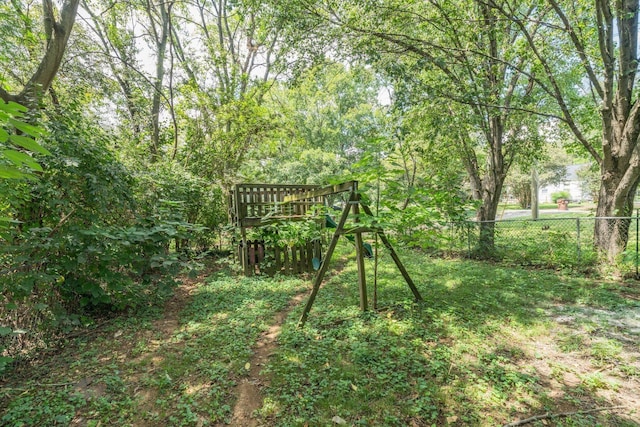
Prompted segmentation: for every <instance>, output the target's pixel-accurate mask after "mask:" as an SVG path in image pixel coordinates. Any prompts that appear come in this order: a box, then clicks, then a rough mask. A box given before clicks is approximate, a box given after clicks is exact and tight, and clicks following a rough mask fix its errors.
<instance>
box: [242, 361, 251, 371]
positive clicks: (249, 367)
mask: <svg viewBox="0 0 640 427" xmlns="http://www.w3.org/2000/svg"><path fill="white" fill-rule="evenodd" d="M244 369H246V370H247V371H248V370H249V369H251V363H249V362H247V363H246V364H245V365H244Z"/></svg>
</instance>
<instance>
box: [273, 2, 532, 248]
mask: <svg viewBox="0 0 640 427" xmlns="http://www.w3.org/2000/svg"><path fill="white" fill-rule="evenodd" d="M299 3H301V4H302V10H301V13H302V14H303V15H304V14H305V13H306V14H307V15H311V16H315V17H316V18H317V21H319V22H323V23H324V26H321V25H317V24H316V25H315V26H313V25H310V27H309V28H310V29H315V30H316V31H324V29H325V28H333V29H337V30H338V32H339V33H340V35H341V36H342V39H341V40H342V41H343V46H348V47H349V48H350V50H351V52H355V53H357V54H360V55H362V54H364V55H366V58H367V59H368V60H369V62H370V63H372V64H374V65H375V66H377V67H380V68H381V69H384V70H386V71H387V72H389V73H390V74H391V75H393V76H395V77H396V79H397V80H399V81H413V82H415V83H414V84H413V86H412V87H411V90H412V91H414V92H415V93H416V95H415V96H414V102H415V103H419V102H420V100H419V98H423V99H432V98H434V97H435V98H439V99H440V100H441V101H440V104H441V105H440V111H441V114H442V115H446V116H449V117H450V120H449V121H448V123H449V125H450V126H451V127H450V131H451V133H452V135H453V136H454V138H453V140H454V141H455V142H454V144H453V146H452V148H453V150H455V152H456V153H457V154H458V155H460V156H461V158H462V160H463V163H464V164H465V168H466V170H467V172H468V175H469V182H470V183H471V187H472V192H473V196H474V198H476V199H477V200H479V201H480V204H479V208H478V210H477V219H478V221H479V223H480V224H481V234H480V244H479V249H480V251H479V254H486V253H488V252H490V251H491V250H492V249H493V239H494V224H493V220H494V219H495V215H496V212H497V207H498V202H499V200H500V195H501V192H502V187H503V184H504V179H505V177H506V176H507V172H508V170H509V168H510V167H511V166H512V165H513V164H514V162H516V161H517V160H518V158H522V157H523V156H524V157H527V158H528V157H531V156H534V155H535V153H536V152H537V143H538V142H539V140H540V138H538V135H537V131H536V128H537V125H536V123H535V119H534V118H532V117H531V115H530V110H531V103H532V102H533V101H532V96H531V95H532V92H531V91H532V90H533V87H532V85H531V84H530V79H529V78H527V76H526V73H525V72H523V70H528V68H529V67H530V65H531V64H530V62H529V61H528V57H526V56H518V49H519V46H520V45H521V39H522V38H523V33H522V31H521V29H520V28H519V26H518V25H516V24H514V23H513V22H510V21H509V20H505V19H500V17H499V16H498V15H497V14H496V12H495V11H494V10H493V8H491V7H489V6H488V5H486V4H485V3H484V2H483V1H474V2H471V3H470V2H463V1H443V0H429V1H427V2H409V3H407V2H404V1H400V0H385V1H382V2H377V3H376V4H375V5H373V4H369V3H362V2H356V1H345V2H340V4H339V5H337V4H335V3H334V2H328V1H303V2H299ZM289 9H290V8H289ZM532 9H533V8H532ZM283 13H284V14H286V16H287V17H290V16H291V12H290V11H289V10H287V11H286V12H283ZM296 25H298V24H296ZM531 31H533V32H535V28H534V29H532V30H531ZM513 58H516V63H517V65H518V66H517V67H516V66H512V65H511V61H512V59H513ZM451 101H453V104H452V103H451ZM443 124H445V122H443Z"/></svg>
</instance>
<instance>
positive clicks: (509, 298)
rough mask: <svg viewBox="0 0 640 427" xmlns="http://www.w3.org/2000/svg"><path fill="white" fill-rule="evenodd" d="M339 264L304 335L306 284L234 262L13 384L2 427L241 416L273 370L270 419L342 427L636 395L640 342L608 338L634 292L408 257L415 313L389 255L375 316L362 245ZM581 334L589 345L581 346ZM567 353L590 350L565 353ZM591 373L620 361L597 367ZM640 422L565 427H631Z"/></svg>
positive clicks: (629, 317)
mask: <svg viewBox="0 0 640 427" xmlns="http://www.w3.org/2000/svg"><path fill="white" fill-rule="evenodd" d="M336 255H337V257H338V259H340V260H341V264H343V266H344V267H343V269H342V270H340V271H334V274H332V275H331V277H330V278H329V279H328V281H327V282H326V283H325V285H324V286H323V287H322V289H321V290H320V292H319V294H318V298H317V299H316V301H315V304H314V307H313V310H312V311H311V313H310V317H309V321H308V322H307V324H306V326H305V327H304V328H302V329H300V328H298V327H297V320H298V318H299V315H300V313H301V311H302V308H303V305H304V304H297V305H291V298H292V297H294V295H297V294H299V293H300V292H305V289H307V286H308V283H305V282H304V281H301V280H297V279H290V278H284V277H276V278H267V277H254V278H245V277H235V276H233V275H232V274H231V272H230V271H229V269H228V268H227V267H228V266H227V265H226V264H225V263H221V264H220V265H217V266H216V269H215V271H214V272H212V273H211V274H210V276H209V277H208V278H206V279H204V280H203V281H202V282H201V283H198V284H197V286H195V287H194V288H193V295H192V297H191V299H190V300H189V301H188V302H186V306H185V307H184V309H183V310H182V311H181V313H180V314H177V313H173V314H172V315H171V317H170V318H167V312H166V311H164V310H162V309H160V308H159V307H155V306H152V307H148V308H147V309H146V310H138V311H136V316H135V317H133V316H130V317H128V318H124V317H123V318H118V319H114V320H112V322H110V323H109V324H107V326H104V327H101V328H98V329H97V330H95V331H93V332H94V333H92V334H90V335H88V336H81V337H78V338H76V339H75V340H72V341H69V342H67V344H66V345H65V347H64V348H62V349H60V351H59V352H57V353H55V354H52V355H51V357H50V358H48V360H47V364H46V365H45V364H43V365H40V364H36V365H34V367H33V370H32V371H31V375H27V374H25V375H21V376H20V377H18V376H15V377H10V378H8V381H7V382H5V384H3V389H2V392H1V393H0V408H2V409H0V423H2V424H7V425H55V423H56V422H58V423H66V424H68V423H69V419H70V418H69V417H71V419H79V418H82V419H83V420H85V421H86V423H87V425H93V426H95V425H99V424H100V425H102V424H105V423H116V424H118V425H142V424H162V425H168V426H182V425H184V426H188V425H194V424H203V425H207V423H210V424H216V423H228V422H229V420H230V418H231V416H232V414H233V406H234V404H235V403H236V399H235V397H234V387H236V386H237V384H238V383H240V382H243V381H246V380H253V379H254V378H255V375H257V372H259V371H260V376H259V378H261V379H262V378H269V382H268V383H267V386H266V387H265V388H262V392H263V394H264V403H263V405H262V407H261V408H260V409H259V410H258V411H257V413H256V414H255V416H256V417H257V418H258V423H259V424H263V425H270V426H303V425H305V423H307V424H309V425H331V424H333V421H332V419H333V418H334V417H335V416H339V417H340V418H342V419H344V420H345V421H346V422H347V424H348V425H385V426H405V425H411V424H416V425H433V424H435V425H447V424H454V425H455V424H462V425H478V426H494V425H504V424H505V423H507V422H510V421H513V420H514V419H517V418H520V419H522V418H524V416H525V415H526V416H529V415H528V414H530V413H531V408H544V410H545V411H547V412H551V413H556V412H570V411H571V410H574V409H575V410H580V409H582V408H584V407H588V405H592V404H593V401H594V400H598V401H601V399H611V400H614V401H615V399H618V398H622V397H623V396H622V395H618V394H619V393H628V392H629V391H632V390H633V388H632V387H627V388H625V387H626V386H625V385H624V384H625V383H628V382H629V380H630V379H631V380H635V379H636V378H637V375H638V374H637V372H635V371H637V369H635V368H634V365H635V364H636V361H637V355H638V354H637V349H635V348H634V347H633V346H627V345H622V344H621V343H622V341H617V340H613V339H612V338H610V337H609V335H610V332H611V329H610V328H608V327H606V325H607V324H609V325H613V324H615V325H617V326H616V335H617V336H620V338H621V339H622V338H623V337H624V338H625V340H626V339H632V338H633V337H634V336H635V334H634V332H633V327H634V325H635V316H636V315H637V313H638V310H640V305H639V304H638V301H637V300H635V299H634V298H635V297H629V296H628V292H629V287H628V286H624V285H617V284H614V283H603V282H602V281H601V280H590V279H584V278H576V277H575V275H571V276H564V275H562V274H561V273H558V272H549V271H542V270H524V269H518V268H502V267H499V266H496V265H485V264H482V263H477V262H470V261H460V260H457V261H455V260H454V261H452V260H438V259H429V258H425V257H423V256H416V253H415V252H412V251H400V257H401V258H402V259H403V261H404V262H405V265H406V267H407V269H408V270H409V272H410V274H411V275H412V277H413V279H414V281H415V282H416V284H417V285H418V287H419V288H420V290H421V292H423V294H424V295H429V299H428V301H425V302H424V303H422V304H415V303H414V302H412V301H411V292H410V291H409V290H408V288H407V286H406V284H405V283H404V282H403V281H402V279H401V278H400V277H399V273H398V271H397V269H396V268H395V266H394V264H393V263H392V261H391V260H390V259H389V257H388V256H387V254H385V253H384V250H383V255H382V257H381V259H380V265H379V271H378V273H379V275H378V285H379V287H378V298H379V308H378V310H377V311H371V312H368V313H361V312H359V310H358V305H357V301H358V287H357V285H356V277H357V272H356V270H357V268H356V266H355V262H354V260H353V248H352V246H351V245H349V244H346V243H345V244H344V245H340V246H339V247H338V250H337V253H336ZM332 265H333V264H332ZM369 268H370V265H369V264H367V270H368V271H369V272H370V270H369ZM307 290H308V289H307ZM370 292H371V290H370ZM625 295H626V296H625ZM369 296H371V294H369ZM170 307H174V305H173V304H171V305H170ZM288 308H290V309H292V312H291V313H289V315H288V316H287V317H286V318H285V319H284V321H283V325H282V330H281V333H280V335H279V337H278V338H277V340H275V342H276V347H275V348H273V349H272V350H270V353H271V354H270V357H269V358H268V360H267V361H266V362H265V365H264V366H263V365H260V366H254V365H253V364H252V363H251V362H252V360H251V358H252V356H253V351H254V350H253V349H254V346H255V345H256V342H257V341H259V340H261V338H260V336H264V335H263V334H264V333H265V331H268V330H271V331H273V329H270V328H272V326H273V319H274V317H275V316H276V314H277V313H282V312H283V311H285V310H287V309H288ZM589 313H591V316H592V317H589V316H588V314H589ZM593 316H596V317H593ZM560 317H562V318H563V319H565V320H563V321H562V322H561V321H559V319H560ZM178 319H179V320H178ZM566 319H572V320H570V321H569V320H566ZM625 319H626V320H625ZM608 322H611V323H608ZM625 322H626V325H627V327H624V326H623V325H625ZM167 324H171V325H172V326H171V327H170V328H166V326H167ZM159 325H162V326H163V327H161V328H159V327H158V326H159ZM0 331H1V330H0ZM575 336H580V337H581V340H582V341H581V342H582V345H581V344H576V342H575V340H573V339H572V340H571V341H570V342H568V341H567V337H575ZM263 339H264V338H263ZM541 342H542V343H544V344H545V345H544V346H541V345H540V343H541ZM589 343H592V344H591V346H590V347H588V345H589ZM566 345H570V346H571V348H570V349H567V350H566V351H572V352H576V354H571V353H561V354H560V356H558V354H559V351H560V350H563V351H564V347H565V346H566ZM547 349H549V351H547ZM582 349H584V351H583V352H581V353H577V352H578V351H580V350H582ZM585 361H590V362H591V363H586V364H585ZM573 362H575V363H573ZM247 363H250V364H249V365H247ZM261 363H262V361H261ZM591 364H593V365H594V366H597V367H600V368H601V367H603V366H606V367H607V368H606V369H600V370H599V371H598V372H595V373H594V372H592V370H593V366H591ZM549 370H551V375H552V378H553V381H551V382H550V379H549V377H548V375H549ZM565 375H566V379H565ZM631 375H633V378H629V376H631ZM42 378H46V379H47V380H46V381H43V379H42ZM576 378H578V381H576ZM87 379H88V380H90V384H88V385H85V384H86V383H87ZM263 381H264V380H263ZM601 390H607V391H608V393H610V397H609V396H607V397H603V396H602V395H599V394H598V392H599V391H601ZM525 402H526V405H523V404H524V403H525ZM602 404H603V406H604V405H606V404H607V403H604V402H602ZM634 415H635V414H634V413H625V412H620V413H615V414H613V413H612V414H605V413H597V414H596V413H594V414H592V416H590V417H584V416H579V415H576V416H568V417H566V418H565V419H563V421H566V425H579V426H585V427H586V426H590V425H596V424H599V425H621V426H631V425H633V423H632V421H630V420H631V419H632V417H633V416H634ZM74 417H75V418H74ZM56 420H58V421H56Z"/></svg>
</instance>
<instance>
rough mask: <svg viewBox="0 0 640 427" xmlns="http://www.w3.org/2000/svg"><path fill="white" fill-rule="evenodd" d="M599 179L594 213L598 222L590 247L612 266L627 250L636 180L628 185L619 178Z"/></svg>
mask: <svg viewBox="0 0 640 427" xmlns="http://www.w3.org/2000/svg"><path fill="white" fill-rule="evenodd" d="M625 169H627V168H625ZM603 176H604V177H605V178H604V179H603V180H602V182H601V184H600V191H599V195H598V207H597V209H596V217H597V218H602V219H598V220H596V224H595V230H594V244H595V246H596V248H598V250H599V251H600V252H601V253H602V254H604V255H606V256H607V259H608V261H610V262H614V261H615V260H616V259H617V258H618V257H619V255H620V254H622V253H623V252H624V251H625V249H626V247H627V241H628V239H629V226H630V224H631V219H630V216H631V215H632V214H633V200H634V197H635V194H636V189H637V187H638V178H635V179H634V180H633V181H632V182H628V181H625V180H624V179H622V178H621V177H620V175H619V174H611V173H609V174H605V173H603ZM623 176H624V175H623Z"/></svg>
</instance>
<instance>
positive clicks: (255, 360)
mask: <svg viewBox="0 0 640 427" xmlns="http://www.w3.org/2000/svg"><path fill="white" fill-rule="evenodd" d="M307 295H308V292H306V291H305V292H303V293H300V294H297V295H296V296H294V297H293V298H292V299H291V301H290V302H289V305H288V307H287V308H286V309H284V310H282V311H280V312H279V313H277V314H276V315H275V317H274V318H273V322H272V325H271V326H270V327H269V329H268V330H267V331H266V332H264V333H263V334H262V335H261V336H260V338H259V339H258V342H257V343H256V346H255V347H254V349H253V350H254V353H253V356H252V357H251V360H250V361H249V363H250V364H251V366H250V368H249V377H247V378H243V379H242V380H241V382H240V383H239V384H238V385H237V386H236V391H235V394H236V396H237V401H236V406H235V407H234V408H233V417H232V418H231V423H230V424H229V425H231V426H233V427H256V426H258V420H257V419H255V418H254V417H253V416H252V414H253V412H254V411H256V410H258V409H260V408H261V407H262V388H263V387H265V386H266V385H267V384H268V379H267V378H264V377H261V376H260V372H261V371H262V367H263V366H264V365H265V364H266V363H267V360H268V359H269V356H271V354H272V353H273V352H274V350H275V348H276V345H277V343H276V340H277V338H278V336H279V335H280V330H281V329H282V324H283V323H284V320H285V319H286V318H287V316H288V315H289V313H290V312H291V310H293V308H294V307H295V306H296V305H297V304H299V303H300V302H302V301H303V300H304V299H305V298H306V297H307Z"/></svg>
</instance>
